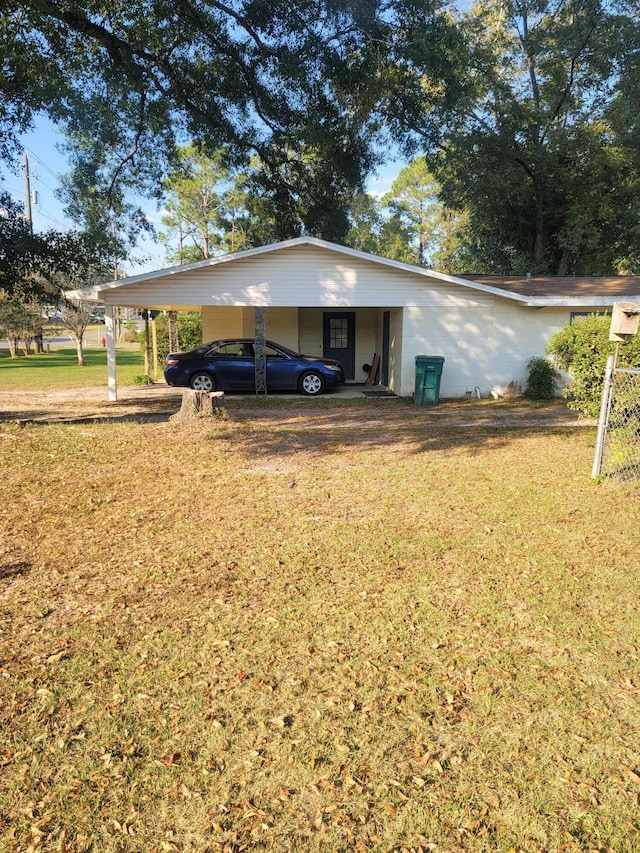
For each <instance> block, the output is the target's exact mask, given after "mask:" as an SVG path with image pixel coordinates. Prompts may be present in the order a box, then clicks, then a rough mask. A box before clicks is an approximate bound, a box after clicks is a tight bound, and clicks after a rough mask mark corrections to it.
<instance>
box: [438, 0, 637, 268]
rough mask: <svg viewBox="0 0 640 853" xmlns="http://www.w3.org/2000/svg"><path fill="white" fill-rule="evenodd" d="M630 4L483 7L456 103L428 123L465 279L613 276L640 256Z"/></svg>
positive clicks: (464, 53) (483, 3)
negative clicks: (461, 222)
mask: <svg viewBox="0 0 640 853" xmlns="http://www.w3.org/2000/svg"><path fill="white" fill-rule="evenodd" d="M628 8H629V7H628V4H627V3H626V2H625V0H615V1H614V2H612V3H604V2H602V0H589V2H586V3H575V2H574V0H560V2H551V0H541V2H537V3H535V4H531V3H513V2H506V3H505V2H503V0H478V2H476V3H473V4H470V11H469V12H468V13H467V14H464V15H461V16H460V19H459V29H460V32H461V33H462V34H463V36H464V43H465V45H466V46H465V47H463V46H459V63H460V64H459V68H458V70H459V75H460V76H459V86H458V88H457V97H456V98H455V100H454V101H446V102H444V103H443V104H442V105H436V108H435V109H432V110H431V111H430V113H429V114H428V115H427V116H426V117H425V118H424V119H423V122H422V130H423V137H424V138H425V139H426V140H427V145H428V155H427V162H428V164H429V166H430V168H431V170H432V172H433V174H434V176H435V178H436V179H437V180H438V182H439V184H440V185H441V187H442V196H441V200H442V201H443V202H444V204H445V205H446V206H447V207H448V208H450V209H452V210H455V211H459V212H466V214H467V215H468V225H467V228H466V234H465V242H466V245H467V254H468V255H469V256H470V257H469V258H468V261H470V263H469V265H468V266H467V270H469V269H476V270H483V271H485V272H496V273H518V274H524V273H525V272H527V271H531V272H538V273H550V274H568V273H570V274H577V273H582V274H615V273H617V272H618V271H621V270H622V269H623V268H624V269H626V270H627V271H629V270H630V269H632V268H633V265H634V264H635V265H636V266H637V264H638V258H639V257H640V232H639V231H638V228H637V210H636V199H637V196H638V191H639V188H640V157H639V154H638V151H639V146H638V118H637V116H638V96H637V91H638V86H637V63H631V62H628V61H626V57H627V56H628V55H635V52H636V51H637V46H638V40H639V38H640V31H639V26H638V18H637V15H636V16H635V17H634V16H630V15H629V14H628Z"/></svg>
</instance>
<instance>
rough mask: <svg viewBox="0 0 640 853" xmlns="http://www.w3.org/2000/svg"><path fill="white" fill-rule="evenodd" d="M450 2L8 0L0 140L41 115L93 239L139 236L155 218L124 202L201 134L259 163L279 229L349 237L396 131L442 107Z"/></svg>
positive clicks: (204, 143)
mask: <svg viewBox="0 0 640 853" xmlns="http://www.w3.org/2000/svg"><path fill="white" fill-rule="evenodd" d="M441 5H442V3H441V0H422V2H410V3H407V2H404V0H402V2H395V0H295V2H293V3H292V2H291V0H269V2H265V0H226V2H218V0H216V2H213V0H202V2H199V1H198V2H196V0H176V2H174V3H171V4H169V5H167V3H166V2H165V0H144V2H142V3H140V2H136V3H133V2H131V0H129V2H127V0H124V2H122V3H119V4H116V5H115V6H113V5H111V6H109V7H108V8H107V7H103V6H99V7H98V6H96V4H95V3H93V2H92V0H79V2H77V3H73V4H68V3H58V2H55V0H5V2H4V3H3V5H2V10H1V11H0V35H2V36H3V51H4V53H3V64H2V68H1V69H0V84H1V85H0V139H3V144H5V147H6V146H10V143H11V141H12V140H14V141H15V137H16V133H17V132H19V131H20V130H23V129H24V128H25V127H27V126H28V125H29V123H30V122H31V120H32V117H33V115H34V113H36V112H38V111H46V112H47V114H48V115H49V116H50V117H51V118H52V119H53V120H54V121H55V122H57V123H59V124H60V126H61V127H62V128H63V129H64V130H65V131H66V132H67V134H68V138H69V143H70V146H71V151H72V160H73V170H72V173H71V175H70V178H69V181H68V185H67V194H66V200H67V203H68V212H69V214H70V215H72V216H75V217H77V218H78V221H81V222H82V223H83V225H85V226H88V225H90V224H91V225H93V226H95V228H96V229H97V230H101V231H105V230H108V231H110V232H112V231H115V232H117V233H118V234H120V233H123V234H125V235H130V236H132V237H134V238H135V235H136V232H139V231H140V229H141V228H144V227H145V226H146V223H145V220H144V218H143V217H141V215H140V211H139V209H138V208H136V206H135V205H131V204H130V203H127V199H128V198H129V197H130V194H131V192H132V191H133V190H134V189H135V191H136V192H137V193H138V194H139V195H140V194H141V195H144V196H146V197H159V196H160V190H161V184H160V179H161V177H162V174H163V171H164V169H165V167H166V164H167V162H168V159H169V158H170V156H171V153H172V152H173V150H174V148H175V145H176V142H181V141H184V140H185V139H191V140H194V142H195V143H196V144H197V145H198V146H199V147H200V148H201V150H203V151H208V152H209V153H211V152H213V151H215V150H217V149H218V148H220V147H221V146H225V147H226V148H227V149H228V150H229V153H230V157H231V158H232V160H233V162H235V163H236V164H238V165H239V164H240V163H241V162H242V161H243V159H244V158H246V157H247V156H248V155H250V154H256V153H257V154H259V155H260V158H261V162H262V164H263V171H262V174H261V176H260V181H261V189H262V192H263V194H264V195H265V197H266V198H270V199H271V206H272V207H273V208H274V209H276V210H277V212H278V218H277V221H276V228H277V230H278V231H279V233H281V234H286V236H293V234H294V233H298V232H300V231H301V230H302V231H306V232H307V233H314V234H320V235H322V236H328V237H330V238H334V239H339V238H341V237H342V236H343V235H344V231H345V228H346V227H347V217H346V215H345V205H347V206H348V203H349V202H350V199H351V196H352V194H353V192H354V191H357V190H358V189H360V188H361V186H362V183H363V179H364V177H365V176H366V174H367V172H368V170H369V169H370V168H371V166H372V163H375V162H376V161H377V160H379V159H380V158H382V157H384V155H385V154H386V150H385V141H386V139H387V138H388V136H389V135H390V134H391V135H396V136H400V135H402V134H403V133H404V132H405V127H404V122H405V121H406V119H407V117H411V116H417V115H418V112H419V108H421V107H422V105H423V103H424V101H425V100H428V99H429V98H436V97H437V98H440V95H439V94H438V93H439V86H440V87H441V84H442V79H443V77H446V76H448V75H450V71H451V68H450V66H451V57H455V51H451V49H450V48H451V33H452V32H454V28H453V27H452V24H451V21H450V19H449V18H448V17H447V16H446V15H445V14H444V13H443V12H442V11H441V8H440V7H441ZM418 42H419V43H420V44H425V45H430V48H429V51H428V55H427V57H426V58H425V57H423V58H422V59H421V74H420V79H419V80H418V79H417V78H416V76H415V74H414V73H413V70H412V68H410V67H409V66H410V64H411V63H410V62H408V61H406V60H405V58H404V57H403V56H401V55H400V53H401V51H399V49H398V47H399V46H402V45H404V44H413V43H418ZM42 68H46V69H47V72H46V74H42V73H41V69H42ZM424 81H429V92H428V93H427V94H425V89H424V87H423V86H422V85H421V84H422V83H423V82H424ZM445 88H446V87H445ZM2 131H4V133H5V135H4V137H3V136H2ZM303 151H304V153H302V152H303ZM0 154H2V149H1V148H0ZM305 195H306V196H308V197H309V198H307V199H306V200H304V196H305Z"/></svg>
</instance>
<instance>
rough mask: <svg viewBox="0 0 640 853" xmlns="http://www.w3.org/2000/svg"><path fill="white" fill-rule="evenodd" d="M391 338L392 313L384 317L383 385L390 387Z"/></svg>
mask: <svg viewBox="0 0 640 853" xmlns="http://www.w3.org/2000/svg"><path fill="white" fill-rule="evenodd" d="M390 338H391V311H385V312H384V313H383V315H382V377H381V380H382V384H383V385H384V386H385V387H388V386H389V341H390Z"/></svg>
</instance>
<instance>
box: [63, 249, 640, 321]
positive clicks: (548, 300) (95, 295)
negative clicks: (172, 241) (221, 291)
mask: <svg viewBox="0 0 640 853" xmlns="http://www.w3.org/2000/svg"><path fill="white" fill-rule="evenodd" d="M298 246H312V247H315V248H318V249H321V250H324V251H327V252H331V253H333V254H336V255H341V256H344V257H349V258H353V259H354V260H360V261H365V262H367V263H374V264H378V265H380V266H383V267H389V268H391V269H394V270H400V271H403V272H406V273H410V274H412V275H418V276H422V277H424V278H427V279H431V280H432V281H433V280H436V281H440V282H443V283H449V284H454V285H457V286H459V287H461V288H464V289H465V290H472V291H478V292H480V293H487V294H491V295H493V296H497V297H500V298H501V299H507V300H509V301H510V302H515V303H518V304H520V305H522V306H524V307H528V308H559V307H564V308H576V309H580V308H599V307H601V308H603V309H604V308H611V307H612V305H613V303H614V302H615V301H616V300H618V299H620V298H621V297H620V296H619V295H615V296H614V295H609V296H601V295H599V296H590V295H588V294H584V293H581V294H580V295H577V294H574V295H556V296H551V295H545V296H531V295H527V294H524V293H518V292H514V291H510V290H507V289H504V288H501V287H496V286H495V285H491V284H487V283H484V282H481V281H475V280H474V279H473V278H472V277H468V278H467V277H465V278H461V277H458V276H454V275H449V274H447V273H442V272H437V271H436V270H432V269H427V268H425V267H419V266H414V265H412V264H407V263H403V262H402V261H394V260H391V259H390V258H382V257H380V256H379V255H371V254H369V253H367V252H362V251H360V250H359V249H352V248H350V247H348V246H341V245H339V244H337V243H330V242H328V241H326V240H320V239H318V238H317V237H296V238H294V239H292V240H284V241H282V242H279V243H271V244H269V245H267V246H258V247H257V248H254V249H245V250H244V251H242V252H235V253H234V254H229V255H221V256H219V257H215V258H208V259H207V260H204V261H198V262H197V263H194V264H185V265H183V266H176V267H167V268H165V269H158V270H152V271H151V272H145V273H140V274H139V275H134V276H128V277H127V278H122V279H117V280H115V281H108V282H103V283H101V284H95V285H90V286H88V287H83V288H78V289H76V290H69V291H66V292H65V296H66V297H67V299H73V300H82V301H86V302H107V303H111V304H112V305H118V304H122V305H128V304H130V302H129V300H128V299H127V298H126V292H127V288H130V287H135V286H136V285H138V284H142V283H145V284H146V283H152V282H154V281H159V280H161V279H162V280H163V281H164V283H165V284H166V283H167V279H172V278H174V279H175V285H176V299H175V300H172V304H171V305H166V304H162V305H159V304H156V303H154V302H153V301H152V300H151V301H149V302H147V304H146V305H144V306H140V307H155V308H160V309H164V310H168V309H171V310H189V309H190V310H193V309H199V308H200V306H194V305H191V304H183V303H181V301H180V296H181V294H180V292H179V284H180V277H181V276H184V275H185V273H189V272H191V271H193V270H203V269H207V268H209V269H211V270H220V271H221V270H222V269H223V268H224V265H225V264H233V263H238V262H241V261H243V260H245V259H247V258H255V257H259V256H261V255H267V254H270V253H274V252H282V251H287V250H289V249H293V248H295V247H298ZM184 295H185V294H182V296H183V299H184ZM118 297H120V298H122V301H121V302H120V301H119V299H118ZM624 298H625V299H627V300H629V301H632V302H636V301H637V302H640V293H638V294H637V295H629V294H627V295H625V297H624Z"/></svg>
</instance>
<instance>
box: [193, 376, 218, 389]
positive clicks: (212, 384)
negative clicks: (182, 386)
mask: <svg viewBox="0 0 640 853" xmlns="http://www.w3.org/2000/svg"><path fill="white" fill-rule="evenodd" d="M189 386H190V387H191V388H193V390H194V391H208V392H211V391H215V390H216V380H215V379H214V378H213V376H212V375H211V374H210V373H205V372H204V371H200V372H199V373H194V374H193V376H192V377H191V380H190V382H189Z"/></svg>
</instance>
